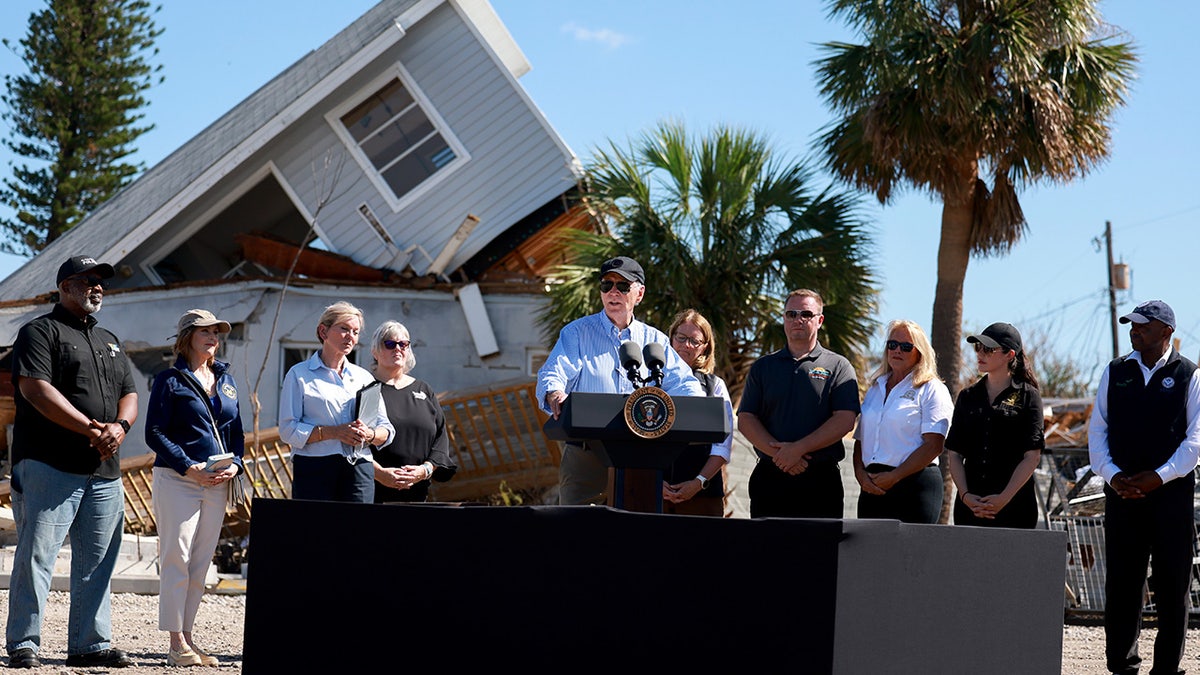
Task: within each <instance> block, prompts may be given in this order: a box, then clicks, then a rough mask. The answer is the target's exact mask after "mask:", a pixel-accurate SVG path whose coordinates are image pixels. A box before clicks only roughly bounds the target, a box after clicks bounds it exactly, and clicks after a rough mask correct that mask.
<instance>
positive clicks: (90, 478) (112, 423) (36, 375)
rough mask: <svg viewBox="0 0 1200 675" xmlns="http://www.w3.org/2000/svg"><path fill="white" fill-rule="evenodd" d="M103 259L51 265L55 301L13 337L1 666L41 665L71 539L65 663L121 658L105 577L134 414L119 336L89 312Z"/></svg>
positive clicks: (98, 296)
mask: <svg viewBox="0 0 1200 675" xmlns="http://www.w3.org/2000/svg"><path fill="white" fill-rule="evenodd" d="M112 276H113V267H112V265H109V264H108V263H100V262H96V260H95V259H94V258H92V257H90V256H74V257H72V258H70V259H68V260H67V261H66V262H65V263H63V264H62V266H61V267H59V269H58V279H57V284H58V293H59V300H58V303H57V304H55V305H54V307H53V309H52V310H51V311H50V313H49V314H44V315H42V316H39V317H37V318H36V319H33V320H31V321H30V322H29V323H26V324H25V325H24V326H22V327H21V330H20V332H19V333H18V334H17V340H16V342H15V343H14V344H13V356H12V363H13V366H12V380H13V387H14V389H15V394H14V398H15V399H16V408H17V411H16V419H15V421H14V424H13V441H12V481H11V485H12V506H13V517H14V520H15V521H16V526H17V547H16V551H15V552H14V556H13V567H12V577H11V582H10V585H9V591H8V594H9V595H8V625H7V628H6V635H5V637H6V644H5V648H6V649H7V651H8V666H9V667H10V668H36V667H38V666H40V665H41V661H39V660H38V651H39V649H40V648H41V644H42V639H41V632H42V615H43V610H44V609H45V605H46V597H47V594H48V593H49V591H50V579H51V577H52V575H53V573H54V562H55V560H56V559H57V557H58V552H59V549H61V548H62V544H63V540H64V539H67V538H69V541H70V546H71V621H70V625H69V628H68V631H67V632H68V634H67V662H66V665H67V666H68V667H76V666H88V667H98V668H124V667H126V666H130V665H133V661H132V660H131V659H130V658H129V656H128V655H127V654H126V653H125V652H123V651H121V650H120V649H114V648H113V647H112V620H111V607H110V604H109V590H110V581H111V579H112V573H113V569H114V567H115V566H116V562H117V555H118V554H119V553H120V548H121V531H122V530H123V529H124V520H125V499H124V494H123V491H122V486H121V460H120V457H119V456H118V455H117V450H118V449H119V448H120V447H121V443H122V442H123V441H124V440H125V435H126V434H127V433H129V427H130V425H131V424H133V422H134V420H136V419H137V389H136V388H135V386H134V380H133V370H132V368H131V366H130V363H129V359H128V357H127V356H126V355H125V353H124V351H122V350H121V346H120V345H121V342H120V340H118V339H117V336H116V335H113V334H112V333H111V332H109V331H108V330H105V329H104V328H100V327H99V326H97V325H96V318H95V317H94V316H92V315H93V314H95V313H96V312H97V311H99V310H100V306H101V304H102V303H103V302H104V281H105V279H109V278H111V277H112Z"/></svg>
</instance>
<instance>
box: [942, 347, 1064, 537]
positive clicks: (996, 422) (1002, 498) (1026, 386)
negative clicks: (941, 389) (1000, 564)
mask: <svg viewBox="0 0 1200 675" xmlns="http://www.w3.org/2000/svg"><path fill="white" fill-rule="evenodd" d="M967 342H970V343H973V344H974V345H975V358H976V361H977V363H978V365H979V371H980V372H981V373H983V377H981V378H980V379H979V381H978V382H976V383H975V384H973V385H971V386H970V387H967V388H966V389H963V390H962V391H961V392H959V394H958V400H957V401H956V402H955V404H954V417H953V419H952V421H951V423H950V433H949V435H948V436H946V450H947V451H948V452H947V454H948V457H949V459H950V475H951V477H952V478H953V479H954V486H955V487H956V488H957V489H958V500H957V501H955V503H954V523H955V524H956V525H979V526H985V527H1018V528H1027V529H1032V528H1034V527H1036V526H1037V520H1038V511H1037V497H1036V495H1035V494H1034V484H1033V481H1032V480H1030V478H1031V477H1032V476H1033V472H1034V469H1036V468H1037V465H1038V462H1039V461H1041V456H1042V448H1044V447H1045V446H1046V443H1045V438H1044V437H1043V435H1042V425H1043V414H1042V397H1041V395H1040V394H1039V393H1038V384H1037V379H1036V378H1035V377H1034V375H1033V370H1032V369H1031V368H1030V367H1029V363H1028V361H1027V359H1026V357H1025V351H1024V349H1023V348H1022V346H1021V334H1020V333H1018V332H1017V329H1016V328H1014V327H1013V326H1011V325H1010V324H1007V323H994V324H992V325H990V326H988V327H987V328H985V329H984V330H983V332H982V333H980V334H979V335H970V336H968V337H967Z"/></svg>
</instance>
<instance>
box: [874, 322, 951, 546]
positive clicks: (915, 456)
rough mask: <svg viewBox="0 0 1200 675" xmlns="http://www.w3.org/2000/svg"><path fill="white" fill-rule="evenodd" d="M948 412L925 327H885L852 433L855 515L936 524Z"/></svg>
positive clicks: (945, 392)
mask: <svg viewBox="0 0 1200 675" xmlns="http://www.w3.org/2000/svg"><path fill="white" fill-rule="evenodd" d="M953 412H954V404H953V402H952V401H951V398H950V391H949V390H948V389H947V388H946V385H945V384H943V383H942V381H941V380H939V379H938V376H937V357H936V355H935V354H934V351H933V346H932V345H931V344H930V343H929V338H928V337H927V336H926V335H925V331H923V330H921V327H920V326H918V325H917V324H916V323H914V322H912V321H904V320H897V321H893V322H891V323H890V324H888V339H887V342H886V343H885V345H884V353H883V364H882V365H880V366H879V369H878V370H876V371H875V372H874V373H872V375H871V378H870V385H869V388H868V389H867V393H866V395H865V396H864V397H863V404H862V416H861V417H859V420H858V428H857V429H856V430H855V432H854V476H855V478H857V479H858V484H859V486H860V487H861V488H862V493H861V494H860V495H859V498H858V517H859V518H891V519H895V520H900V521H902V522H906V523H936V522H938V518H939V517H940V515H941V512H942V475H941V472H940V471H939V470H938V465H937V461H938V455H940V454H942V444H943V443H944V442H945V440H946V432H947V431H948V430H949V429H950V418H951V416H952V414H953Z"/></svg>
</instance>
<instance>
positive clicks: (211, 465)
mask: <svg viewBox="0 0 1200 675" xmlns="http://www.w3.org/2000/svg"><path fill="white" fill-rule="evenodd" d="M230 464H233V454H232V453H228V452H227V453H225V454H222V455H213V456H212V457H209V458H208V461H207V462H205V463H204V470H205V471H212V472H217V471H224V470H225V469H226V468H227V467H228V466H229V465H230Z"/></svg>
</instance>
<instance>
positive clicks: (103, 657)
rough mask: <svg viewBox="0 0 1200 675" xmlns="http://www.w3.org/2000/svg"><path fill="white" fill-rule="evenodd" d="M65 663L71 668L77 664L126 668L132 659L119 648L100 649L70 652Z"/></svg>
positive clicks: (131, 663)
mask: <svg viewBox="0 0 1200 675" xmlns="http://www.w3.org/2000/svg"><path fill="white" fill-rule="evenodd" d="M67 665H68V666H70V667H72V668H74V667H77V666H85V667H95V668H128V667H129V666H132V665H133V659H131V658H129V655H128V654H126V653H125V652H123V651H121V650H120V649H101V650H100V651H98V652H88V653H87V654H70V655H68V656H67Z"/></svg>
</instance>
